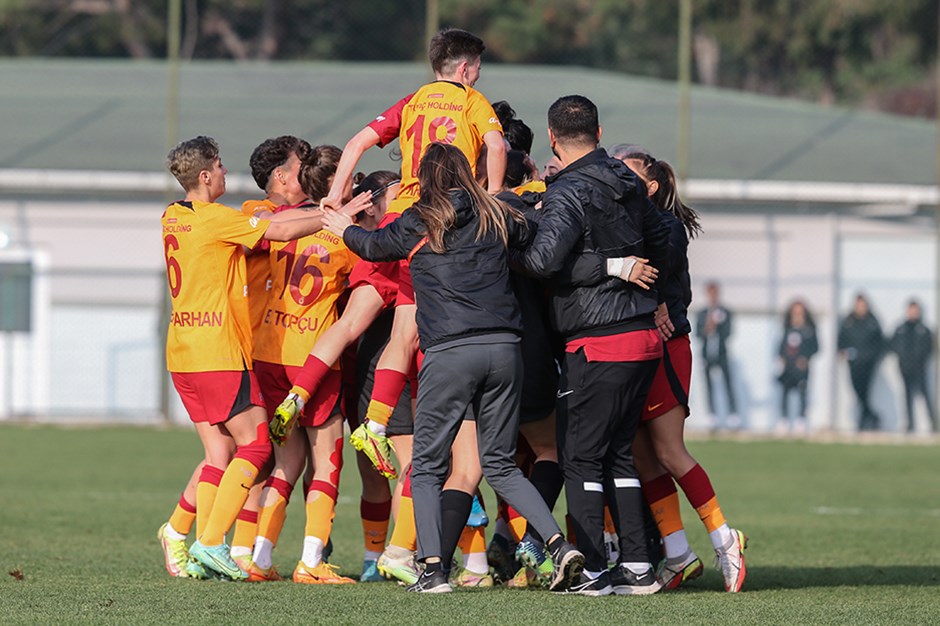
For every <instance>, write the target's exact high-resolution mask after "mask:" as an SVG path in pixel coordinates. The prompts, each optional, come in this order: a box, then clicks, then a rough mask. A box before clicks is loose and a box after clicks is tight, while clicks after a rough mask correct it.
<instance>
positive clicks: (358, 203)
mask: <svg viewBox="0 0 940 626" xmlns="http://www.w3.org/2000/svg"><path fill="white" fill-rule="evenodd" d="M324 200H326V198H324ZM321 206H322V205H321ZM370 206H372V193H371V192H368V191H363V192H362V193H361V194H359V195H358V196H356V197H355V198H353V199H352V200H350V201H349V202H347V203H346V204H342V205H341V206H339V207H337V208H336V209H335V210H336V211H338V212H339V213H343V214H345V215H348V216H349V217H356V215H358V214H359V212H360V211H363V210H365V209H368V208H369V207H370ZM324 210H325V209H324Z"/></svg>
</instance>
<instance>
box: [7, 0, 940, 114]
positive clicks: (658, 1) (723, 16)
mask: <svg viewBox="0 0 940 626" xmlns="http://www.w3.org/2000/svg"><path fill="white" fill-rule="evenodd" d="M424 5H425V0H398V1H396V2H388V1H386V0H358V1H356V2H335V1H334V0H291V1H288V0H225V1H223V0H183V6H184V15H183V18H184V19H183V28H184V32H183V38H182V49H181V56H182V57H183V58H233V59H348V60H383V61H387V60H420V59H423V58H424V54H425V42H424V24H423V21H424ZM937 11H938V4H937V2H936V1H935V0H892V1H891V2H885V1H884V0H697V1H696V2H695V4H694V45H693V50H694V62H695V76H696V77H697V80H698V81H699V82H701V83H704V84H708V85H716V86H723V87H732V88H737V89H746V90H751V91H758V92H762V93H768V94H777V95H788V96H797V97H801V98H807V99H812V100H816V101H818V102H824V103H830V102H849V103H862V104H865V105H868V106H872V107H879V108H887V109H889V110H894V111H898V112H902V113H908V114H918V115H933V114H934V111H935V105H934V102H935V100H934V97H935V96H934V81H933V71H934V69H933V68H934V64H935V59H936V50H937V19H938V14H937ZM440 17H441V23H442V24H443V25H444V26H448V25H449V26H460V27H462V28H466V29H468V30H471V31H474V32H476V33H478V34H479V35H480V36H481V37H483V38H484V40H485V41H486V44H487V47H488V53H487V54H488V56H487V59H488V60H489V61H503V62H509V63H539V64H567V65H584V66H590V67H596V68H602V69H609V70H613V71H619V72H626V73H631V74H639V75H644V76H652V77H657V78H664V79H674V78H675V76H676V66H677V58H676V39H677V32H676V30H677V26H676V22H677V18H678V5H677V3H676V2H663V1H662V0H476V1H475V2H472V3H471V2H466V1H465V0H440ZM165 22H166V2H165V0H0V55H5V56H82V57H134V58H147V57H160V56H162V55H163V54H164V50H165V46H166V32H165V31H166V25H165Z"/></svg>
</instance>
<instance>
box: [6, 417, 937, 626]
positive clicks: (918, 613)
mask: <svg viewBox="0 0 940 626" xmlns="http://www.w3.org/2000/svg"><path fill="white" fill-rule="evenodd" d="M690 448H691V450H692V453H693V454H694V455H695V456H696V457H697V458H698V459H699V460H700V462H701V463H702V465H703V466H704V467H705V468H706V470H708V472H709V473H710V475H711V478H712V482H713V483H714V485H715V487H716V491H717V493H718V497H719V500H720V502H721V504H722V508H723V510H724V511H725V513H726V515H727V516H728V518H729V520H730V521H731V523H732V524H733V525H735V526H738V527H740V528H741V529H743V530H744V531H745V532H746V533H747V534H748V535H749V536H750V538H751V543H750V548H749V549H748V551H747V553H746V555H747V563H748V570H749V575H748V579H747V582H746V584H745V587H744V592H742V593H740V594H738V595H734V596H733V595H730V594H726V593H724V592H723V591H721V580H720V576H719V574H718V573H717V572H716V571H714V570H712V569H707V570H706V572H705V575H704V576H702V578H700V579H698V580H696V581H693V582H692V583H691V584H690V585H689V586H688V589H685V590H681V591H679V592H673V593H663V594H657V595H654V596H648V597H637V598H630V597H608V598H580V597H561V596H555V595H551V594H549V593H547V592H536V591H515V592H514V591H511V590H504V589H499V590H495V591H458V592H457V593H454V594H450V595H448V596H435V597H427V596H420V595H412V594H406V593H405V592H404V591H402V590H401V589H400V588H399V587H398V586H397V585H395V584H393V583H390V582H389V583H377V584H376V583H373V584H359V585H355V586H347V587H342V588H323V587H307V586H302V585H295V584H293V583H290V582H283V583H268V584H245V583H221V582H204V581H192V580H175V579H171V578H169V577H168V576H167V575H166V572H165V571H164V569H163V565H162V559H161V554H160V549H159V546H158V544H157V542H156V540H155V531H156V529H157V527H158V526H159V525H160V524H161V523H162V522H163V521H164V520H165V519H166V518H167V516H168V515H169V513H170V512H171V510H172V507H173V505H174V504H175V502H176V499H177V498H178V496H179V491H180V489H182V487H183V484H184V482H185V480H186V479H187V477H188V476H189V473H190V472H191V470H192V467H193V465H194V464H195V462H196V460H197V457H198V455H199V454H200V453H201V447H200V446H199V443H198V441H197V438H196V436H195V434H193V433H191V432H189V431H187V430H184V429H154V428H129V427H122V428H118V427H115V428H100V427H95V428H92V427H88V428H56V427H45V426H42V427H39V426H14V425H3V426H0V459H2V473H0V475H2V478H0V568H2V571H0V623H4V624H7V623H55V622H58V623H161V624H197V623H241V624H268V623H300V622H305V623H315V624H351V623H366V624H388V625H393V624H410V623H436V624H480V625H482V624H491V623H495V624H555V623H584V624H606V623H640V622H643V623H665V624H727V623H746V624H820V623H831V624H862V623H874V624H884V623H918V624H922V623H931V622H933V623H936V622H938V621H940V600H938V598H940V596H938V588H937V586H938V583H940V533H938V532H937V528H938V523H940V480H938V476H940V455H938V452H937V449H936V448H935V447H931V446H918V445H839V444H829V445H825V444H817V443H806V442H792V441H774V442H766V441H751V442H732V441H694V442H692V443H691V444H690ZM487 497H488V504H489V506H490V508H491V509H492V508H493V499H492V494H491V493H488V495H487ZM358 502H359V489H358V485H357V476H356V470H355V468H354V466H353V463H352V462H351V457H350V456H349V455H347V463H346V471H345V472H344V476H343V481H342V486H341V491H340V502H339V506H338V508H337V514H336V521H335V527H334V534H333V539H334V544H335V552H334V556H333V558H332V561H333V562H335V563H338V564H339V565H340V568H341V570H342V571H343V572H344V573H345V574H347V575H353V576H355V575H357V574H358V572H359V568H360V562H361V561H360V560H361V554H362V553H361V550H362V544H361V530H360V526H359V521H358V511H359V506H358ZM684 506H685V505H684ZM683 515H684V519H685V521H686V526H687V530H688V533H689V538H690V541H691V543H692V546H693V547H694V548H695V549H696V551H697V552H698V553H699V555H700V556H702V557H703V560H705V561H706V563H707V564H710V563H711V555H712V551H711V549H710V546H709V542H708V538H707V536H706V534H705V531H704V529H703V527H702V526H701V524H700V523H699V522H698V520H697V519H696V518H695V515H694V513H693V512H692V511H691V510H690V509H689V508H688V507H687V506H685V508H684V510H683ZM302 518H303V510H302V507H301V506H300V505H299V503H298V502H297V501H295V502H294V503H292V504H291V507H290V511H289V514H288V523H287V526H286V527H285V530H284V533H283V535H282V541H281V544H280V546H279V548H278V550H277V553H276V563H277V565H278V566H279V569H280V570H281V571H282V572H290V571H291V570H292V567H293V565H294V563H295V562H296V559H297V558H298V556H299V551H300V543H301V534H302ZM20 574H21V575H20Z"/></svg>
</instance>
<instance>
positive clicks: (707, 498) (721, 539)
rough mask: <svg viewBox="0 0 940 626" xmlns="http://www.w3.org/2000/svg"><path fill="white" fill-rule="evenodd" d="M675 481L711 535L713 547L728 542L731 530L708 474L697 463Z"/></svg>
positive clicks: (719, 546) (721, 545) (718, 546)
mask: <svg viewBox="0 0 940 626" xmlns="http://www.w3.org/2000/svg"><path fill="white" fill-rule="evenodd" d="M676 482H678V483H679V486H680V487H681V488H682V491H684V492H685V496H686V498H688V499H689V504H691V505H692V507H693V508H694V509H695V510H696V512H697V513H698V516H699V518H700V519H701V520H702V523H703V524H705V529H706V530H708V534H709V536H710V537H711V540H712V545H714V546H715V548H721V547H723V546H725V545H726V544H727V543H728V541H727V540H728V538H729V537H730V536H731V530H730V529H729V528H728V524H727V523H726V521H725V516H724V515H723V514H722V512H721V507H720V506H718V498H717V497H716V496H715V490H714V489H712V484H711V481H710V480H709V479H708V474H706V473H705V470H704V469H702V466H701V465H699V464H698V463H696V464H695V466H694V467H693V468H692V469H690V470H689V471H688V472H686V473H685V475H684V476H682V477H681V478H679V479H678V480H677V481H676Z"/></svg>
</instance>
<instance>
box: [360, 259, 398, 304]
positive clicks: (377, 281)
mask: <svg viewBox="0 0 940 626" xmlns="http://www.w3.org/2000/svg"><path fill="white" fill-rule="evenodd" d="M398 264H399V262H398V261H389V262H386V263H373V262H372V261H366V260H364V259H363V260H360V261H359V262H358V263H356V265H355V267H353V271H352V273H351V274H350V275H349V288H350V290H352V289H355V288H356V287H359V286H360V285H372V286H373V287H374V288H375V290H376V291H377V292H379V297H381V298H382V304H383V305H384V306H385V307H386V308H388V307H391V306H394V305H395V299H396V297H397V296H398Z"/></svg>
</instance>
